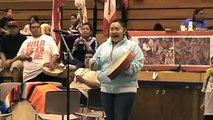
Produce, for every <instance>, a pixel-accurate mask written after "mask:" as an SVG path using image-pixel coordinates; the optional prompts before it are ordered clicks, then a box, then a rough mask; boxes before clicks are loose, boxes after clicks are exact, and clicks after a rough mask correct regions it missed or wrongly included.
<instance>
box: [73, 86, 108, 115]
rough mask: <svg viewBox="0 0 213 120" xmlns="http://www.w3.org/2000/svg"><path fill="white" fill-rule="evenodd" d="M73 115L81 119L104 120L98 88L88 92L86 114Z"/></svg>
mask: <svg viewBox="0 0 213 120" xmlns="http://www.w3.org/2000/svg"><path fill="white" fill-rule="evenodd" d="M74 114H75V115H78V116H81V117H83V118H94V119H96V118H97V119H101V118H102V119H104V118H105V114H104V111H103V106H102V102H101V92H100V88H96V89H90V90H89V92H88V100H87V111H86V113H74Z"/></svg>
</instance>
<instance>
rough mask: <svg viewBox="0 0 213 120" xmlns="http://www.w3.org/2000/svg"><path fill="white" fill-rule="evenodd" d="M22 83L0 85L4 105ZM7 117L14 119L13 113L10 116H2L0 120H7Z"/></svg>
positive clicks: (0, 95) (1, 100)
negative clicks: (10, 93) (11, 92)
mask: <svg viewBox="0 0 213 120" xmlns="http://www.w3.org/2000/svg"><path fill="white" fill-rule="evenodd" d="M20 84H21V83H18V82H7V83H1V84H0V102H1V103H3V102H4V100H5V98H6V96H7V94H8V93H9V92H10V91H11V90H12V89H13V88H15V87H16V86H18V85H20ZM7 117H10V118H11V120H12V119H13V117H12V113H8V114H0V118H1V119H2V120H5V119H6V118H7Z"/></svg>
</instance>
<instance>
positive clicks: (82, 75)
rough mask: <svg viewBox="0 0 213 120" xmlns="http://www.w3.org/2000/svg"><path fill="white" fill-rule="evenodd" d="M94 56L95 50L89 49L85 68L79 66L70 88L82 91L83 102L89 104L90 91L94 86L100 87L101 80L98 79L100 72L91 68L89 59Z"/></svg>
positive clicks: (85, 59)
mask: <svg viewBox="0 0 213 120" xmlns="http://www.w3.org/2000/svg"><path fill="white" fill-rule="evenodd" d="M92 57H93V51H87V52H86V54H85V58H84V65H85V68H78V69H77V70H76V71H75V73H74V74H75V77H74V80H73V81H72V82H71V84H70V88H74V89H78V90H79V91H80V92H81V101H80V103H81V104H84V105H86V104H87V98H88V91H89V90H90V89H92V88H99V87H100V82H99V81H98V79H97V75H98V72H97V71H92V70H90V69H89V60H90V59H91V58H92Z"/></svg>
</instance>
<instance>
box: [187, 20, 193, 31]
mask: <svg viewBox="0 0 213 120" xmlns="http://www.w3.org/2000/svg"><path fill="white" fill-rule="evenodd" d="M188 31H193V22H192V21H189V25H188Z"/></svg>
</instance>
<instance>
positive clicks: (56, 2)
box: [51, 0, 64, 51]
mask: <svg viewBox="0 0 213 120" xmlns="http://www.w3.org/2000/svg"><path fill="white" fill-rule="evenodd" d="M63 2H64V0H53V5H52V27H51V31H52V30H53V29H61V11H60V8H61V6H62V4H63ZM52 37H53V38H54V39H55V41H56V44H57V46H58V50H59V51H60V48H61V36H60V35H59V34H58V33H55V32H52Z"/></svg>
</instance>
